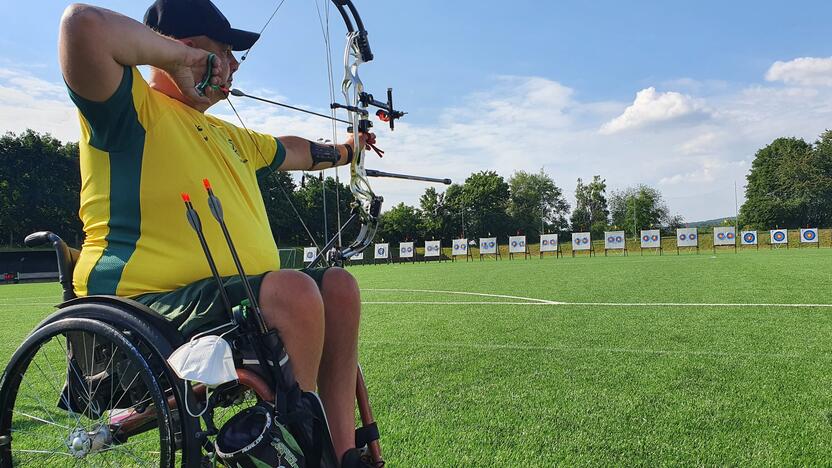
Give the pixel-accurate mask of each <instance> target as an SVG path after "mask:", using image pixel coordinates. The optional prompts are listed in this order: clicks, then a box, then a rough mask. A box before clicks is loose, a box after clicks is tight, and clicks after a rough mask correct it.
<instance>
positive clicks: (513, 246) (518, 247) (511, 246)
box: [508, 236, 526, 253]
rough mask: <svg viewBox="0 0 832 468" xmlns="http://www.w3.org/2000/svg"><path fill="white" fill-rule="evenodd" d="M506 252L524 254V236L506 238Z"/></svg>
mask: <svg viewBox="0 0 832 468" xmlns="http://www.w3.org/2000/svg"><path fill="white" fill-rule="evenodd" d="M508 251H509V252H511V253H525V252H526V236H511V237H509V238H508Z"/></svg>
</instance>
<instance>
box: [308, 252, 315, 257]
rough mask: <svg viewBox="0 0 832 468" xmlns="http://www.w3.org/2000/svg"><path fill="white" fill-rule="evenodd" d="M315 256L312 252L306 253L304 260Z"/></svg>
mask: <svg viewBox="0 0 832 468" xmlns="http://www.w3.org/2000/svg"><path fill="white" fill-rule="evenodd" d="M313 255H315V254H314V253H313V252H306V258H312V256H313Z"/></svg>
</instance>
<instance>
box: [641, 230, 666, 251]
mask: <svg viewBox="0 0 832 468" xmlns="http://www.w3.org/2000/svg"><path fill="white" fill-rule="evenodd" d="M661 245H662V235H661V233H660V232H659V230H658V229H650V230H648V231H641V248H642V249H656V248H659V247H661Z"/></svg>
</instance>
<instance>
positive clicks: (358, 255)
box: [350, 251, 364, 261]
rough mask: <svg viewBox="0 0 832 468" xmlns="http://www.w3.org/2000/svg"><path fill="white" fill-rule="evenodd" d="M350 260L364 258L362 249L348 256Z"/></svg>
mask: <svg viewBox="0 0 832 468" xmlns="http://www.w3.org/2000/svg"><path fill="white" fill-rule="evenodd" d="M350 260H352V261H356V260H364V251H361V252H359V253H357V254H353V256H352V257H350Z"/></svg>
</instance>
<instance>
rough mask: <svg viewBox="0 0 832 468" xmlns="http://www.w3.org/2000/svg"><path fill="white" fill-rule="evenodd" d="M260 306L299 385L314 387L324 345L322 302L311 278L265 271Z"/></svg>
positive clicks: (290, 272)
mask: <svg viewBox="0 0 832 468" xmlns="http://www.w3.org/2000/svg"><path fill="white" fill-rule="evenodd" d="M260 308H261V309H262V310H263V318H264V319H265V321H266V325H268V326H269V328H271V329H275V330H278V332H279V334H280V339H281V340H283V345H284V346H285V347H286V352H287V353H288V354H289V359H290V360H291V362H292V369H293V370H294V372H295V378H296V379H297V381H298V384H299V385H300V388H302V389H303V390H305V391H314V390H315V387H316V385H315V382H316V380H317V378H318V372H319V365H320V362H321V353H322V352H323V348H324V305H323V300H322V298H321V293H320V291H319V290H318V285H317V284H316V283H315V280H313V279H312V278H310V277H309V276H307V275H305V274H303V273H301V272H299V271H295V270H279V271H273V272H270V273H268V274H267V275H266V276H265V277H264V278H263V283H262V284H261V286H260ZM354 386H355V385H354V384H353V387H354Z"/></svg>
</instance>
